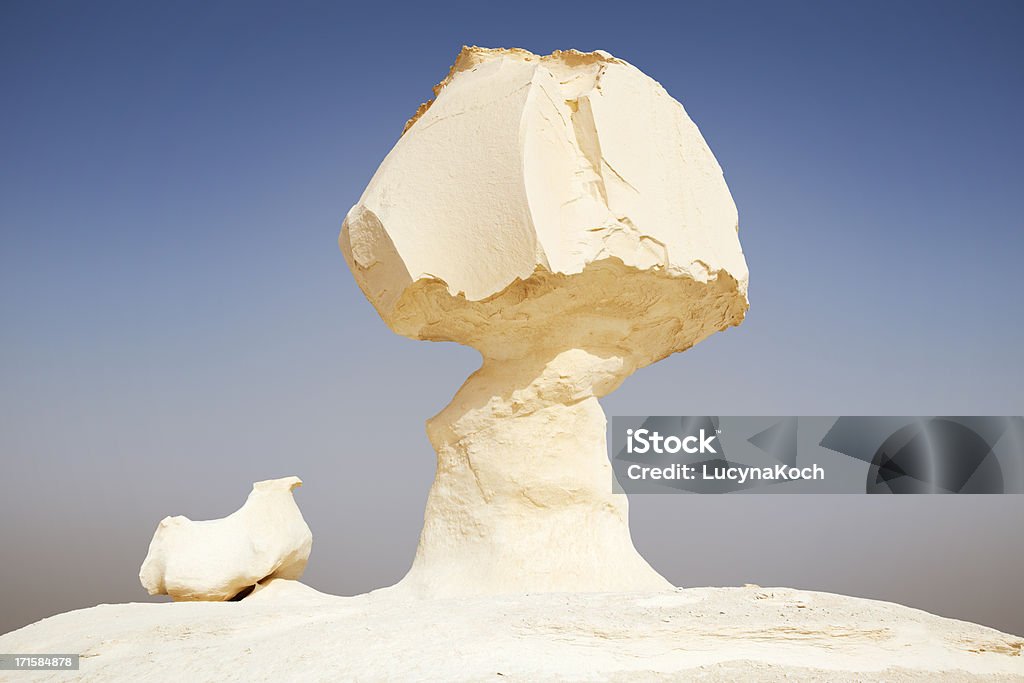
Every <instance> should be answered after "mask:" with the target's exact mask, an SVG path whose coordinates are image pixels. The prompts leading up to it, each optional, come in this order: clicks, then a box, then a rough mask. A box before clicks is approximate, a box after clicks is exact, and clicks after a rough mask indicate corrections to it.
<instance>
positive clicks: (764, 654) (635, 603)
mask: <svg viewBox="0 0 1024 683" xmlns="http://www.w3.org/2000/svg"><path fill="white" fill-rule="evenodd" d="M399 596H400V594H399V593H396V592H390V591H378V592H375V593H370V594H367V595H360V596H357V597H352V598H341V597H334V596H329V595H324V594H322V593H318V592H316V591H314V590H313V589H311V588H308V587H306V586H303V585H302V584H299V583H297V582H294V581H284V580H280V579H278V580H274V581H272V582H271V583H269V584H268V585H267V586H266V587H263V588H261V589H260V590H259V591H257V592H255V593H254V594H253V595H252V596H250V597H249V598H246V599H245V600H243V601H241V602H234V603H231V602H224V603H165V604H139V603H132V604H127V605H100V606H98V607H93V608H91V609H85V610H79V611H76V612H69V613H67V614H61V615H58V616H55V617H52V618H50V619H45V620H43V621H40V622H38V623H36V624H32V625H31V626H27V627H25V628H22V629H20V630H18V631H14V632H12V633H9V634H7V635H4V636H0V652H35V653H58V652H59V653H68V652H71V653H74V652H77V653H80V654H81V655H82V659H81V669H80V670H79V671H78V672H66V671H64V672H56V671H54V672H37V673H25V672H18V673H13V672H5V673H6V675H7V678H6V679H4V680H18V681H35V680H54V681H58V680H59V681H72V680H83V681H167V680H178V681H288V680H302V681H347V680H362V681H379V680H400V681H409V680H412V681H418V680H430V681H436V680H445V681H479V680H494V681H537V680H545V681H551V680H574V681H578V680H599V681H637V680H640V681H652V680H653V681H660V680H699V681H737V680H758V681H778V680H801V681H808V680H809V681H947V680H948V681H961V680H963V681H980V680H984V681H1022V680H1024V639H1021V638H1017V637H1014V636H1010V635H1007V634H1004V633H1000V632H998V631H995V630H993V629H990V628H985V627H983V626H977V625H975V624H969V623H966V622H962V621H956V620H953V619H944V618H942V617H937V616H933V615H931V614H927V613H926V612H921V611H919V610H915V609H910V608H908V607H902V606H900V605H895V604H891V603H885V602H877V601H872V600H862V599H859V598H850V597H844V596H841V595H831V594H828V593H814V592H808V591H797V590H793V589H789V588H758V587H746V588H688V589H676V590H675V591H669V592H656V593H596V594H593V593H592V594H579V593H577V594H558V593H556V594H538V595H514V596H481V597H477V598H458V599H431V600H408V599H406V598H402V597H399Z"/></svg>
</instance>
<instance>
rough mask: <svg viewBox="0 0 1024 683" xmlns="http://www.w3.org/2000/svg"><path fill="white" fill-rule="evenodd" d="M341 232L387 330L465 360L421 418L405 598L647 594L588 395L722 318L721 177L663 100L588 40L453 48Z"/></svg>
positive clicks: (674, 105) (741, 308) (728, 242)
mask: <svg viewBox="0 0 1024 683" xmlns="http://www.w3.org/2000/svg"><path fill="white" fill-rule="evenodd" d="M435 94H436V98H435V99H434V100H433V101H432V102H429V103H427V104H424V105H423V106H421V107H420V109H419V111H418V112H416V115H415V116H414V117H413V118H412V120H410V121H409V123H408V124H407V126H406V130H405V132H404V133H403V135H402V137H401V138H400V139H399V141H398V143H397V144H396V145H395V147H394V149H393V150H392V151H391V153H390V154H388V156H387V158H385V160H384V161H383V162H382V163H381V165H380V168H379V169H378V170H377V172H376V174H375V175H374V176H373V178H372V180H371V181H370V184H369V186H368V187H367V188H366V190H365V191H364V193H363V195H362V197H361V198H360V200H359V202H358V203H357V204H356V205H355V206H354V207H353V208H352V209H351V210H350V211H349V213H348V215H347V216H346V218H345V221H344V224H343V226H342V231H341V235H340V237H339V244H340V246H341V250H342V252H343V253H344V255H345V259H346V261H347V262H348V264H349V267H350V268H351V270H352V272H353V274H354V276H355V279H356V281H357V283H358V284H359V286H360V288H361V289H362V291H363V292H364V294H365V295H366V296H367V298H368V299H369V300H370V301H371V303H373V305H374V307H375V308H376V309H377V311H378V313H380V315H381V317H382V318H383V319H384V321H385V322H386V323H387V324H388V326H389V327H391V329H392V330H394V331H395V332H397V333H399V334H403V335H405V336H409V337H412V338H415V339H427V340H438V341H442V340H443V341H456V342H460V343H462V344H467V345H469V346H472V347H474V348H476V349H477V350H479V351H480V353H481V354H482V356H483V359H484V360H483V366H482V367H481V369H480V370H479V371H477V372H476V373H474V375H473V376H471V377H470V378H469V380H468V381H467V382H466V384H465V385H463V387H462V388H461V389H460V390H459V392H458V393H457V394H456V396H455V399H454V400H453V401H452V403H451V404H450V405H449V406H448V407H447V408H445V410H443V411H442V412H441V413H440V414H438V415H437V416H436V417H434V418H433V419H432V420H430V421H429V422H428V425H427V432H428V435H429V437H430V440H431V442H432V444H433V445H434V447H435V449H436V450H437V453H438V469H437V477H436V479H435V482H434V486H433V488H432V489H431V493H430V497H429V499H428V503H427V511H426V515H425V520H424V528H423V533H422V535H421V538H420V546H419V550H418V552H417V556H416V560H415V563H414V565H413V568H412V570H411V571H410V574H409V575H408V576H407V577H406V579H405V580H404V581H403V582H402V584H401V587H402V588H403V589H409V590H412V591H413V592H414V593H416V594H420V595H461V594H467V593H469V594H473V593H494V592H524V591H525V592H530V591H547V590H559V591H560V590H600V591H605V590H647V589H657V588H663V587H666V586H667V585H668V584H667V582H665V580H664V579H663V578H662V577H661V576H659V575H658V574H657V573H656V572H654V570H652V569H651V568H650V566H648V565H647V563H646V562H645V561H644V560H643V559H642V558H641V557H640V556H639V555H638V554H637V553H636V551H635V550H634V548H633V545H632V542H631V540H630V537H629V530H628V525H627V514H626V502H625V498H624V496H621V495H613V494H612V473H611V470H610V467H609V465H608V461H607V455H606V446H605V417H604V413H603V411H602V410H601V407H600V405H599V403H598V401H597V399H598V398H599V397H600V396H603V395H605V394H607V393H608V392H610V391H612V390H613V389H614V388H615V387H617V386H618V385H619V384H620V383H621V382H622V381H623V379H625V378H626V377H627V376H629V375H630V374H631V373H633V372H634V371H635V370H636V369H637V368H640V367H643V366H645V365H649V364H650V363H653V362H655V361H657V360H660V359H661V358H664V357H665V356H667V355H669V354H672V353H675V352H678V351H684V350H686V349H688V348H690V347H691V346H693V345H694V344H696V343H697V342H699V341H701V340H702V339H705V338H706V337H708V336H709V335H711V334H713V333H714V332H717V331H719V330H722V329H725V328H727V327H729V326H731V325H737V324H739V323H740V321H742V319H743V316H744V314H745V312H746V310H747V296H746V292H747V268H746V263H745V261H744V258H743V252H742V250H741V248H740V244H739V239H738V236H737V229H738V223H737V214H736V207H735V205H734V203H733V201H732V198H731V196H730V195H729V191H728V188H727V187H726V184H725V180H724V178H723V176H722V170H721V168H720V167H719V165H718V163H717V162H716V161H715V158H714V157H713V156H712V154H711V152H710V150H709V149H708V146H707V144H706V143H705V142H704V139H703V137H702V136H701V134H700V132H699V131H698V130H697V128H696V126H695V125H694V124H693V122H692V121H690V119H689V117H687V115H686V112H685V111H684V110H683V108H682V105H680V104H679V103H678V102H677V101H675V100H674V99H672V98H671V97H670V96H669V95H668V94H667V93H666V92H665V90H664V89H663V88H662V87H661V86H660V85H659V84H658V83H656V82H655V81H653V80H652V79H651V78H649V77H647V76H646V75H644V74H643V73H641V72H640V71H639V70H638V69H636V68H635V67H633V66H631V65H630V64H627V63H626V62H624V61H622V60H619V59H616V58H614V57H612V56H611V55H609V54H607V53H604V52H594V53H580V52H576V51H573V50H570V51H564V52H555V53H554V54H552V55H548V56H543V57H541V56H537V55H534V54H531V53H529V52H526V51H524V50H500V49H499V50H490V49H482V48H464V49H463V51H462V52H461V53H460V55H459V56H458V58H457V59H456V62H455V64H454V65H453V66H452V68H451V71H450V73H449V74H448V76H447V78H445V79H444V81H442V82H441V84H440V85H438V86H437V87H436V88H435Z"/></svg>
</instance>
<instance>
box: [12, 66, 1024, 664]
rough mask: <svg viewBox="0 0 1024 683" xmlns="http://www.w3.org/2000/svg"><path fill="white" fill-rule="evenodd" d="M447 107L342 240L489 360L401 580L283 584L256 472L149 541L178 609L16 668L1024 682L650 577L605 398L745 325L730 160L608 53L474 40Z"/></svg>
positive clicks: (952, 629)
mask: <svg viewBox="0 0 1024 683" xmlns="http://www.w3.org/2000/svg"><path fill="white" fill-rule="evenodd" d="M436 94H437V98H436V99H435V100H434V101H433V102H432V103H430V104H427V105H424V106H423V107H421V108H420V111H419V112H418V113H417V115H416V117H414V119H413V120H412V121H411V122H410V123H409V125H408V127H407V129H406V131H405V133H404V135H403V136H402V138H401V139H400V140H399V142H398V144H397V145H396V146H395V148H394V150H392V152H391V153H390V154H389V155H388V157H387V158H386V159H385V160H384V162H383V163H382V164H381V166H380V169H379V170H378V171H377V174H376V175H375V176H374V177H373V180H372V181H371V182H370V185H369V187H367V189H366V191H365V193H364V194H363V196H362V198H361V199H360V200H359V203H358V204H357V205H356V206H355V207H353V208H352V210H351V211H350V212H349V214H348V216H347V218H346V219H345V223H344V227H343V229H342V233H341V237H340V243H341V248H342V251H343V252H344V254H345V257H346V259H347V261H348V263H349V266H350V267H351V269H352V272H353V273H354V274H355V277H356V280H357V282H358V283H359V285H360V287H361V288H362V289H363V291H364V292H365V293H366V295H367V297H368V298H369V299H370V301H371V302H373V305H374V306H375V307H376V308H377V310H378V312H379V313H380V315H381V317H383V319H384V320H385V321H386V322H387V324H388V325H389V326H390V327H391V328H392V329H393V330H395V331H396V332H399V333H401V334H404V335H407V336H409V337H413V338H417V339H431V340H452V341H457V342H461V343H463V344H468V345H470V346H472V347H473V348H476V349H477V350H479V351H480V353H481V355H482V356H483V365H482V367H481V368H480V369H479V370H478V371H477V372H476V373H474V374H473V375H472V376H471V377H470V378H469V380H468V381H467V382H466V383H465V384H464V385H463V387H462V388H461V389H460V390H459V392H458V393H457V395H456V396H455V399H454V400H453V401H452V403H451V404H450V405H449V406H448V407H447V408H445V409H444V410H443V411H441V413H440V414H439V415H437V416H436V417H434V418H433V419H431V420H430V421H429V422H428V424H427V431H428V434H429V437H430V440H431V441H432V443H433V444H434V446H435V448H436V449H437V476H436V479H435V481H434V484H433V487H432V489H431V491H430V496H429V500H428V503H427V510H426V515H425V519H424V526H423V532H422V534H421V537H420V545H419V549H418V551H417V554H416V558H415V561H414V564H413V567H412V569H411V571H410V573H409V574H408V576H406V578H405V579H404V580H403V581H402V582H400V583H399V584H398V585H397V586H395V587H393V588H391V589H383V590H378V591H374V592H372V593H368V594H364V595H357V596H354V597H335V596H330V595H325V594H322V593H318V592H317V591H315V590H313V589H311V588H308V587H306V586H303V585H302V584H300V583H298V582H297V581H292V580H288V579H289V578H294V577H297V576H298V575H299V574H301V572H302V568H303V566H304V565H305V563H306V558H307V557H308V555H309V550H310V542H311V537H310V534H309V529H308V528H307V527H306V525H305V522H304V521H303V520H302V516H301V515H300V514H299V511H298V509H297V508H296V506H295V503H294V501H293V500H292V496H291V489H292V488H294V487H295V486H297V485H298V484H299V480H298V479H296V478H294V477H292V478H288V479H279V480H276V481H270V482H261V483H258V484H256V485H255V486H254V490H253V493H252V495H250V497H249V500H248V501H247V502H246V504H245V506H244V507H243V508H242V509H241V510H239V511H238V512H236V513H234V514H232V515H230V516H229V517H227V518H226V519H223V520H217V521H213V522H189V521H188V520H186V519H184V518H180V517H178V518H169V519H166V520H164V521H163V522H162V523H161V525H160V528H159V529H158V530H157V534H156V536H155V537H154V539H153V544H152V546H151V548H150V554H149V557H147V558H146V563H145V564H144V565H143V569H142V581H143V584H144V585H145V586H146V587H147V588H148V589H149V590H150V592H151V593H164V592H166V593H170V594H171V595H172V596H174V597H175V598H176V599H178V600H184V601H189V602H175V603H173V604H128V605H100V606H97V607H93V608H90V609H86V610H78V611H75V612H69V613H66V614H61V615H58V616H55V617H51V618H49V619H44V620H43V621H40V622H37V623H35V624H32V625H30V626H26V627H25V628H22V629H19V630H17V631H14V632H12V633H8V634H6V635H3V636H0V652H9V653H18V652H24V653H47V652H49V653H78V654H80V656H81V661H80V666H81V668H80V669H79V670H78V671H40V672H18V677H17V680H19V681H22V680H25V681H41V680H52V681H61V682H64V681H71V680H77V681H97V682H98V681H103V682H104V683H106V682H108V681H132V682H133V683H134V682H135V681H166V680H188V681H292V680H296V681H306V680H309V681H484V680H493V681H499V680H500V681H581V680H587V681H697V680H699V681H707V682H715V681H729V682H732V681H745V680H757V681H767V682H770V681H793V680H799V681H819V682H822V683H824V682H828V683H834V682H843V681H857V682H858V683H864V682H870V681H886V682H893V681H897V682H908V681H915V682H922V683H923V682H925V681H927V682H933V681H990V682H996V681H999V682H1006V683H1008V682H1010V681H1022V680H1024V656H1022V655H1024V639H1021V638H1018V637H1015V636H1012V635H1008V634H1005V633H1000V632H998V631H995V630H993V629H990V628H986V627H984V626H978V625H975V624H969V623H966V622H962V621H956V620H953V619H945V618H942V617H938V616H933V615H931V614H927V613H925V612H921V611H919V610H915V609H911V608H909V607H903V606H900V605H895V604H891V603H885V602H877V601H873V600H864V599H860V598H852V597H845V596H841V595H830V594H827V593H815V592H810V591H799V590H793V589H789V588H760V587H758V586H746V587H743V588H686V589H682V588H673V587H671V586H670V585H669V584H668V582H667V581H665V579H663V578H662V577H661V576H660V575H658V574H657V573H656V572H655V571H654V570H653V569H651V567H650V566H649V565H648V564H647V563H646V562H645V561H644V560H643V559H642V558H641V557H640V555H639V554H638V553H637V552H636V551H635V549H634V548H633V544H632V541H631V539H630V536H629V529H628V526H627V524H626V522H627V520H626V502H625V496H623V495H613V494H612V491H613V488H612V472H611V468H610V466H609V463H608V459H607V455H606V452H605V418H604V414H603V412H602V410H601V407H600V405H599V404H598V398H599V397H601V396H603V395H605V394H607V393H608V392H610V391H612V390H613V389H615V387H617V386H618V385H619V383H621V382H622V381H623V379H625V378H626V377H628V376H629V375H630V373H632V372H633V371H635V370H636V369H637V368H639V367H642V366H645V365H648V364H650V363H653V362H655V361H657V360H659V359H661V358H664V357H665V356H667V355H669V354H671V353H675V352H677V351H683V350H685V349H688V348H689V347H691V346H693V345H694V344H696V343H697V342H699V341H701V340H702V339H704V338H705V337H707V336H709V335H711V334H712V333H714V332H716V331H719V330H722V329H724V328H726V327H728V326H730V325H736V324H738V323H739V322H740V321H741V320H742V319H743V316H744V314H745V312H746V309H747V298H746V289H747V270H746V266H745V264H744V259H743V254H742V252H741V250H740V245H739V241H738V240H737V236H736V209H735V207H734V205H733V202H732V199H731V198H730V196H729V192H728V190H727V188H726V186H725V182H724V180H723V179H722V172H721V169H720V168H719V167H718V164H717V163H716V162H715V159H714V157H712V155H711V152H710V151H708V147H707V145H706V144H705V143H704V140H703V139H702V138H701V135H700V133H699V132H698V131H697V129H696V127H695V126H694V125H693V123H692V122H691V121H690V120H689V118H687V116H686V113H685V112H684V111H683V108H682V107H681V106H680V105H679V103H678V102H676V101H675V100H673V99H672V98H671V97H669V96H668V95H667V94H666V93H665V91H664V90H663V89H662V88H661V86H659V85H658V84H657V83H655V82H654V81H652V80H651V79H650V78H648V77H647V76H644V75H643V74H642V73H640V72H639V71H637V70H636V69H635V68H633V67H632V66H630V65H629V64H627V63H625V62H623V61H621V60H618V59H615V58H614V57H612V56H610V55H608V54H606V53H603V52H596V53H589V54H584V53H579V52H574V51H569V52H556V53H555V54H553V55H550V56H548V57H538V56H535V55H532V54H530V53H528V52H524V51H522V50H483V49H479V48H466V49H464V50H463V52H462V54H460V55H459V58H458V60H457V61H456V63H455V66H454V67H453V68H452V70H451V73H450V74H449V75H448V77H447V78H446V79H445V80H444V81H443V82H442V83H441V85H439V86H438V87H437V90H436ZM254 584H256V585H255V588H254V589H253V591H252V592H251V593H250V594H249V595H248V597H246V598H245V599H244V600H240V601H235V602H202V601H204V600H205V601H209V600H221V601H223V600H225V599H227V598H230V597H232V596H233V595H236V594H237V593H239V592H240V591H242V590H244V589H246V588H248V587H250V586H253V585H254Z"/></svg>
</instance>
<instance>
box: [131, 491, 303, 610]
mask: <svg viewBox="0 0 1024 683" xmlns="http://www.w3.org/2000/svg"><path fill="white" fill-rule="evenodd" d="M301 485H302V481H301V480H299V478H298V477H285V478H283V479H270V480H267V481H258V482H256V483H255V484H253V485H252V492H251V493H250V494H249V497H248V498H247V499H246V501H245V504H244V505H243V506H242V507H241V508H240V509H238V510H237V511H235V512H233V513H231V514H230V515H228V516H227V517H225V518H224V519H215V520H209V521H201V522H193V521H192V520H190V519H188V518H187V517H180V516H179V517H165V518H164V519H163V520H162V521H161V522H160V526H158V527H157V530H156V533H155V534H154V535H153V540H152V542H150V544H149V553H148V554H147V555H146V559H145V561H144V562H143V563H142V569H141V570H140V572H139V580H140V581H142V585H143V586H144V587H145V588H146V590H148V591H149V594H150V595H170V596H171V597H172V598H174V599H175V600H214V601H216V600H230V599H232V598H234V597H236V596H239V595H240V594H242V593H243V592H244V591H247V590H248V589H251V588H252V587H254V586H255V585H256V584H257V583H258V582H260V581H263V580H265V579H271V578H282V579H298V578H299V577H300V576H302V572H303V571H304V570H305V568H306V561H307V560H308V559H309V552H310V550H311V549H312V547H313V534H312V533H311V532H310V530H309V527H308V526H307V525H306V521H305V520H304V519H303V518H302V513H301V512H300V511H299V508H298V506H297V505H296V504H295V499H294V498H293V496H292V491H293V490H294V489H296V488H297V487H299V486H301Z"/></svg>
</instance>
